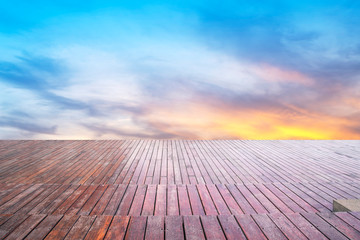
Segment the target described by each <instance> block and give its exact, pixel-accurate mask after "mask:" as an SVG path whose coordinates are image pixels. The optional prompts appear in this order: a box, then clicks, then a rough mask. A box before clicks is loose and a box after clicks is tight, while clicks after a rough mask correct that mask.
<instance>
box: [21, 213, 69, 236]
mask: <svg viewBox="0 0 360 240" xmlns="http://www.w3.org/2000/svg"><path fill="white" fill-rule="evenodd" d="M61 218H62V215H48V216H46V218H45V219H44V220H43V221H41V223H40V224H39V225H37V226H36V228H34V230H32V231H31V233H30V234H29V235H27V236H26V238H25V239H28V240H36V239H44V238H45V237H46V235H48V233H49V232H50V231H51V230H52V229H53V227H54V226H55V225H56V224H57V223H58V222H59V221H60V219H61Z"/></svg>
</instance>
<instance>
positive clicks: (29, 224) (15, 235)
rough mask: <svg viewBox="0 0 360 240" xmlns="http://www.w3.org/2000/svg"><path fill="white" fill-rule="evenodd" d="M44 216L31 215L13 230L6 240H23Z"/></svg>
mask: <svg viewBox="0 0 360 240" xmlns="http://www.w3.org/2000/svg"><path fill="white" fill-rule="evenodd" d="M45 216H46V215H31V216H30V217H28V218H27V219H26V220H25V221H24V222H22V223H21V225H20V226H18V227H17V228H16V229H15V230H13V231H12V232H11V234H9V235H8V236H7V237H6V239H9V240H15V239H23V238H25V237H26V235H28V234H29V233H30V232H31V231H32V230H33V229H34V228H35V227H36V226H37V225H38V224H39V223H40V222H41V221H42V220H43V219H44V218H45Z"/></svg>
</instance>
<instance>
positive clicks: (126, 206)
mask: <svg viewBox="0 0 360 240" xmlns="http://www.w3.org/2000/svg"><path fill="white" fill-rule="evenodd" d="M136 188H137V185H128V187H127V189H126V191H125V194H124V197H123V199H122V201H121V203H120V206H119V208H118V210H117V211H116V215H121V216H126V215H128V213H129V210H130V207H131V204H132V202H133V199H134V195H135V192H136Z"/></svg>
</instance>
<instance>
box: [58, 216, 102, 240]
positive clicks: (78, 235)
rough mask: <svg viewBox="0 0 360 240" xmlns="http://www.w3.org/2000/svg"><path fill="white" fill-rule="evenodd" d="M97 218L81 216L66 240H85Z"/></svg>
mask: <svg viewBox="0 0 360 240" xmlns="http://www.w3.org/2000/svg"><path fill="white" fill-rule="evenodd" d="M95 218H96V217H95V216H80V217H79V219H78V220H77V221H76V223H75V224H74V225H73V226H72V228H71V229H70V231H69V233H68V234H67V235H66V237H65V239H66V240H67V239H69V240H71V239H83V238H84V237H85V235H86V234H87V232H88V231H89V229H90V228H91V225H92V224H93V222H94V220H95Z"/></svg>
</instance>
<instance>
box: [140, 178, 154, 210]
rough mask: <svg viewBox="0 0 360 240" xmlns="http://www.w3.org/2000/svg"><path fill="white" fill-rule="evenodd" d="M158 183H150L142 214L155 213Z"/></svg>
mask: <svg viewBox="0 0 360 240" xmlns="http://www.w3.org/2000/svg"><path fill="white" fill-rule="evenodd" d="M155 197H156V185H148V188H147V191H146V195H145V199H144V206H143V209H142V212H141V215H154V210H155Z"/></svg>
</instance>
